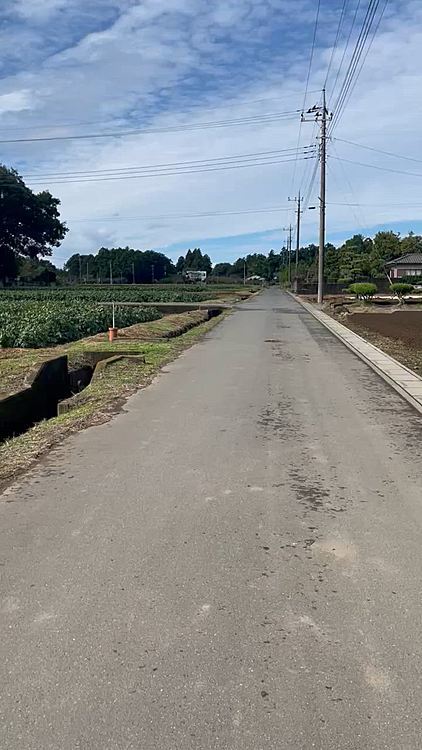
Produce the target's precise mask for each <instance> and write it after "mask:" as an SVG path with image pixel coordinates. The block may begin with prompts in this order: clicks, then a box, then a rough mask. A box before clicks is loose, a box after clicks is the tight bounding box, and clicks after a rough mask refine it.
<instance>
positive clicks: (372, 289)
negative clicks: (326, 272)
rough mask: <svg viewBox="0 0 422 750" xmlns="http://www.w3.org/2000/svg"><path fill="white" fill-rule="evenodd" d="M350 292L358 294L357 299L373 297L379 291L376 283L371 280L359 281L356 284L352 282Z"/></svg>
mask: <svg viewBox="0 0 422 750" xmlns="http://www.w3.org/2000/svg"><path fill="white" fill-rule="evenodd" d="M348 291H349V292H351V293H352V294H356V297H357V299H371V297H373V296H374V294H375V293H376V291H377V287H376V286H375V284H370V283H369V282H368V283H366V282H358V283H356V284H350V286H349V289H348Z"/></svg>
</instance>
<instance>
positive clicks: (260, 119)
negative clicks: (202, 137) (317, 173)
mask: <svg viewBox="0 0 422 750" xmlns="http://www.w3.org/2000/svg"><path fill="white" fill-rule="evenodd" d="M300 111H301V110H300V109H296V110H291V111H287V112H274V113H268V114H266V115H252V116H249V117H241V118H237V119H231V120H214V121H210V122H200V123H196V124H193V123H192V124H191V125H174V126H173V127H162V128H142V129H137V130H116V131H112V132H106V133H86V134H79V135H78V134H73V135H51V136H40V137H35V138H3V139H0V143H40V142H49V141H79V140H92V139H96V138H125V137H127V136H132V135H144V134H150V133H184V132H189V131H195V130H207V129H208V128H226V127H236V126H239V125H257V124H261V123H262V124H267V123H273V122H278V121H280V120H289V119H293V118H294V117H296V115H297V114H299V113H300Z"/></svg>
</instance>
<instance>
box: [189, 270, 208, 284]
mask: <svg viewBox="0 0 422 750" xmlns="http://www.w3.org/2000/svg"><path fill="white" fill-rule="evenodd" d="M185 280H186V281H193V282H196V283H197V282H204V281H206V280H207V272H206V271H186V273H185Z"/></svg>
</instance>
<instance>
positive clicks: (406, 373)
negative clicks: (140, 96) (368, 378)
mask: <svg viewBox="0 0 422 750" xmlns="http://www.w3.org/2000/svg"><path fill="white" fill-rule="evenodd" d="M288 293H289V294H290V295H291V296H292V297H293V298H294V299H295V300H296V302H298V303H299V304H300V305H302V307H304V308H305V310H307V311H308V312H309V313H310V314H311V315H312V316H313V317H314V318H316V319H317V320H319V322H320V323H322V325H323V326H325V328H328V330H329V331H330V332H331V333H332V334H333V335H334V336H336V337H337V338H338V339H340V341H341V342H342V343H343V344H344V345H345V346H347V348H348V349H350V351H352V352H353V353H354V354H356V356H358V357H359V358H360V359H362V360H363V361H364V362H366V364H367V365H369V367H371V368H372V370H375V372H376V373H377V374H378V375H379V376H380V377H381V378H382V379H383V380H385V381H386V382H387V383H388V384H389V385H391V387H392V388H394V390H396V391H397V392H398V393H399V394H400V396H402V397H403V398H404V399H406V401H407V402H408V403H409V404H411V405H412V406H413V407H414V408H415V409H417V411H418V412H419V413H420V414H422V378H420V377H419V375H417V374H416V373H415V372H413V370H409V368H408V367H406V366H405V365H402V364H400V362H398V361H397V360H396V359H394V358H393V357H390V355H389V354H386V353H385V352H383V351H382V350H381V349H378V347H377V346H375V345H374V344H370V343H369V341H366V339H364V338H362V336H359V335H358V334H357V333H354V332H353V331H351V330H350V329H349V328H347V327H346V326H344V325H343V324H342V323H339V322H338V321H337V320H334V319H333V318H331V316H330V315H327V314H326V313H324V312H322V311H321V310H318V309H315V307H314V305H311V304H310V303H309V302H304V301H303V300H301V299H300V298H299V297H297V296H296V295H294V294H292V293H291V292H288Z"/></svg>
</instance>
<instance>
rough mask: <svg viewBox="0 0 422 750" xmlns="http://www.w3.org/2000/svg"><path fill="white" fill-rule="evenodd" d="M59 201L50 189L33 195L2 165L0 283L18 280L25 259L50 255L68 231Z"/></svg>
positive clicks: (0, 182)
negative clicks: (63, 220)
mask: <svg viewBox="0 0 422 750" xmlns="http://www.w3.org/2000/svg"><path fill="white" fill-rule="evenodd" d="M59 206H60V201H59V199H58V198H54V197H53V196H52V195H51V193H50V192H48V191H47V190H44V191H42V192H41V193H34V192H33V191H32V190H30V188H29V187H27V186H26V185H25V183H24V181H23V179H22V177H21V176H20V175H19V174H18V172H16V170H14V169H8V168H7V167H5V166H2V165H0V281H4V280H5V279H8V278H9V279H10V278H12V279H13V278H15V277H16V275H17V271H18V261H19V259H20V258H22V257H27V258H32V259H35V258H39V257H44V256H46V255H51V253H52V251H53V248H54V247H58V246H59V245H60V243H61V241H62V240H63V238H64V237H65V235H66V232H67V231H68V229H67V227H66V225H65V224H64V223H63V222H61V221H60V213H59Z"/></svg>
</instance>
